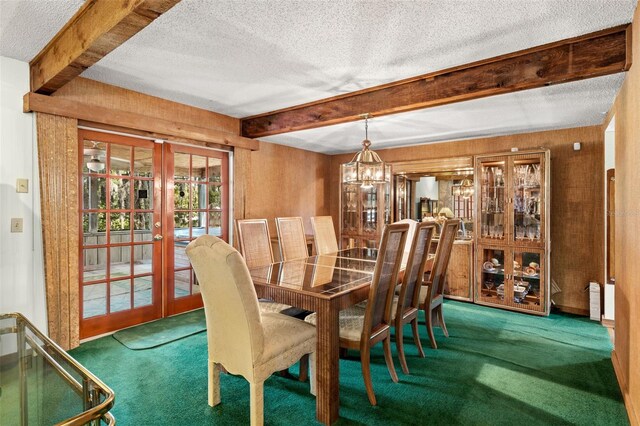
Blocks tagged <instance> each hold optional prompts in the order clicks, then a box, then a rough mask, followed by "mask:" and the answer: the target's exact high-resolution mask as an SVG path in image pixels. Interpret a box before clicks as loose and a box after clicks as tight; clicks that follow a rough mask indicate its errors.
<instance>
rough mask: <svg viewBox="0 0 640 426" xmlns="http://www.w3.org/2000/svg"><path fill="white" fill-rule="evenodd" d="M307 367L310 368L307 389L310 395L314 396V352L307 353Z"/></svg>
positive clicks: (315, 384)
mask: <svg viewBox="0 0 640 426" xmlns="http://www.w3.org/2000/svg"><path fill="white" fill-rule="evenodd" d="M309 369H310V370H311V377H310V380H309V390H310V392H311V395H313V396H316V386H317V380H318V379H317V376H316V353H315V352H311V353H310V354H309Z"/></svg>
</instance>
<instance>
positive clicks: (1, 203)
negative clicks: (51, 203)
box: [0, 57, 47, 332]
mask: <svg viewBox="0 0 640 426" xmlns="http://www.w3.org/2000/svg"><path fill="white" fill-rule="evenodd" d="M0 87H1V88H0V92H1V93H2V97H1V98H0V101H1V103H2V104H1V110H0V313H8V312H20V313H22V314H23V315H25V316H26V317H27V318H28V319H29V320H31V321H32V322H33V323H34V324H35V325H36V327H38V328H39V329H40V330H42V331H44V332H46V330H47V327H46V326H47V317H46V309H45V295H44V266H43V257H42V228H41V222H40V189H39V186H38V183H39V179H38V168H37V164H38V162H37V146H36V144H37V141H36V140H35V137H34V136H35V132H34V114H24V113H23V112H22V96H23V95H24V94H25V93H27V92H28V91H29V64H27V63H26V62H21V61H17V60H15V59H11V58H5V57H0ZM17 178H26V179H29V192H28V193H26V194H25V193H19V194H18V193H16V179H17ZM11 218H22V219H23V232H22V233H11V232H9V230H10V224H11Z"/></svg>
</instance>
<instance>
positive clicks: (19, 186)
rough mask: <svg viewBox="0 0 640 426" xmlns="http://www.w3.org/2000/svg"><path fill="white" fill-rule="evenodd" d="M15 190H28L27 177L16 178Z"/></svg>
mask: <svg viewBox="0 0 640 426" xmlns="http://www.w3.org/2000/svg"><path fill="white" fill-rule="evenodd" d="M16 192H29V179H16Z"/></svg>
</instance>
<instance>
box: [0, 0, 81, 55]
mask: <svg viewBox="0 0 640 426" xmlns="http://www.w3.org/2000/svg"><path fill="white" fill-rule="evenodd" d="M83 2H84V0H30V1H26V0H0V55H2V56H7V57H9V58H13V59H19V60H21V61H24V62H29V61H30V60H32V59H33V57H34V56H36V55H37V54H38V52H40V50H42V48H43V47H44V46H46V45H47V43H48V42H49V40H51V39H52V38H53V36H54V35H56V33H57V32H58V30H60V28H62V27H63V26H64V24H66V23H67V21H68V20H69V19H71V17H72V16H73V14H74V13H76V11H77V10H78V9H79V8H80V5H82V3H83Z"/></svg>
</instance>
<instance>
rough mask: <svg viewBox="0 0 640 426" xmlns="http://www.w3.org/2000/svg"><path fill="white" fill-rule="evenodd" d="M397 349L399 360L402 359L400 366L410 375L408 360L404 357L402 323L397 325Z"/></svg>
mask: <svg viewBox="0 0 640 426" xmlns="http://www.w3.org/2000/svg"><path fill="white" fill-rule="evenodd" d="M395 330H396V348H397V349H398V358H399V359H400V366H401V367H402V372H403V373H404V374H409V367H407V360H406V359H405V357H404V341H403V336H402V323H401V324H399V325H398V324H396V327H395Z"/></svg>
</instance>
